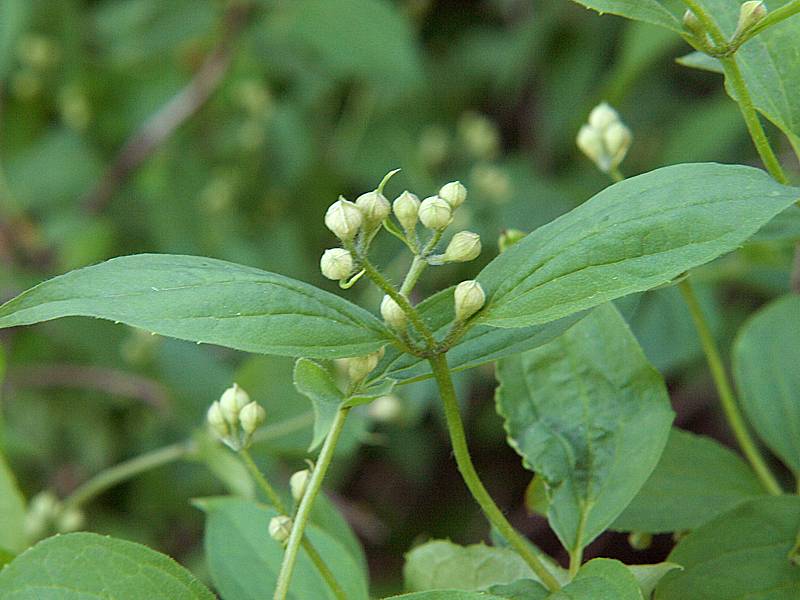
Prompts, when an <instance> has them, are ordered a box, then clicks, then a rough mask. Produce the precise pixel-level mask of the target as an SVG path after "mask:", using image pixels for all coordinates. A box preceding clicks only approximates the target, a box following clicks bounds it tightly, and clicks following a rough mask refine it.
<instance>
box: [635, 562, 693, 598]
mask: <svg viewBox="0 0 800 600" xmlns="http://www.w3.org/2000/svg"><path fill="white" fill-rule="evenodd" d="M626 566H627V567H628V570H629V571H630V572H631V574H632V575H633V576H634V578H635V579H636V581H637V582H638V583H639V588H640V589H641V590H642V595H643V596H644V597H645V598H650V597H652V595H653V592H654V591H655V589H656V586H657V585H658V583H659V581H661V580H662V579H663V578H664V575H666V574H667V573H669V572H670V571H675V570H680V569H682V568H683V567H681V566H680V565H677V564H675V563H671V562H661V563H658V564H654V565H626Z"/></svg>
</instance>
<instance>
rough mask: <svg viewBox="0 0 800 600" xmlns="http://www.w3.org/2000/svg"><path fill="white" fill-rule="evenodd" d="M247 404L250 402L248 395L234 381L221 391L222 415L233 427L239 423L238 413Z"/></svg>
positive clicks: (220, 404)
mask: <svg viewBox="0 0 800 600" xmlns="http://www.w3.org/2000/svg"><path fill="white" fill-rule="evenodd" d="M248 404H250V396H249V395H248V394H247V392H245V391H244V390H243V389H242V388H240V387H239V385H238V384H236V383H234V384H233V385H232V386H231V387H229V388H228V389H227V390H225V391H224V392H222V396H220V398H219V406H220V410H221V412H222V416H223V417H224V418H225V420H226V421H227V422H228V423H229V424H230V425H232V426H233V427H236V425H237V424H238V423H239V413H240V412H241V411H242V409H243V408H244V407H245V406H246V405H248ZM212 406H213V405H212Z"/></svg>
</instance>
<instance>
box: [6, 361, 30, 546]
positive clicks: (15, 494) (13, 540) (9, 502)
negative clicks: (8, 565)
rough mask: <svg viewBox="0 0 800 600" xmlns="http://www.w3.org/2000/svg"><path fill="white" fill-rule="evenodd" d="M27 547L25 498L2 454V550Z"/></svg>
mask: <svg viewBox="0 0 800 600" xmlns="http://www.w3.org/2000/svg"><path fill="white" fill-rule="evenodd" d="M0 379H1V377H0ZM26 546H27V539H26V535H25V498H24V497H23V495H22V492H21V491H20V489H19V487H18V486H17V480H16V479H15V477H14V473H12V472H11V468H10V467H9V466H8V463H6V459H5V457H4V456H3V454H2V453H0V548H2V549H5V550H7V551H10V552H22V551H23V550H24V549H25V547H26Z"/></svg>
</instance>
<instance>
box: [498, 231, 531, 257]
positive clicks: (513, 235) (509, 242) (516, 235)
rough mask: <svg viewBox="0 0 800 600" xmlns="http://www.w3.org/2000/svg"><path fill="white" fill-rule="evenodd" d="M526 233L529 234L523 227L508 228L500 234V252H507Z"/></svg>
mask: <svg viewBox="0 0 800 600" xmlns="http://www.w3.org/2000/svg"><path fill="white" fill-rule="evenodd" d="M526 235H528V234H527V233H526V232H524V231H522V230H521V229H506V230H505V231H503V233H501V234H500V238H499V239H498V240H497V246H498V247H499V248H500V252H501V253H503V252H505V251H506V250H508V249H509V248H510V247H511V246H513V245H514V244H516V243H517V242H518V241H520V240H521V239H522V238H524V237H525V236H526Z"/></svg>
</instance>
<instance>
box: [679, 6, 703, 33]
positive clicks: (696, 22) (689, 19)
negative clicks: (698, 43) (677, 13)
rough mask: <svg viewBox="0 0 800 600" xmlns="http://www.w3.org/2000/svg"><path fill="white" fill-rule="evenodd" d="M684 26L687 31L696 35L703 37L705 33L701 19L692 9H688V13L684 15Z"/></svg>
mask: <svg viewBox="0 0 800 600" xmlns="http://www.w3.org/2000/svg"><path fill="white" fill-rule="evenodd" d="M683 26H684V27H685V28H686V30H687V31H690V32H691V33H693V34H695V35H699V36H702V35H704V33H705V30H704V29H703V24H702V23H701V22H700V19H698V18H697V15H696V14H694V11H693V10H692V9H691V8H687V9H686V12H685V13H683Z"/></svg>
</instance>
